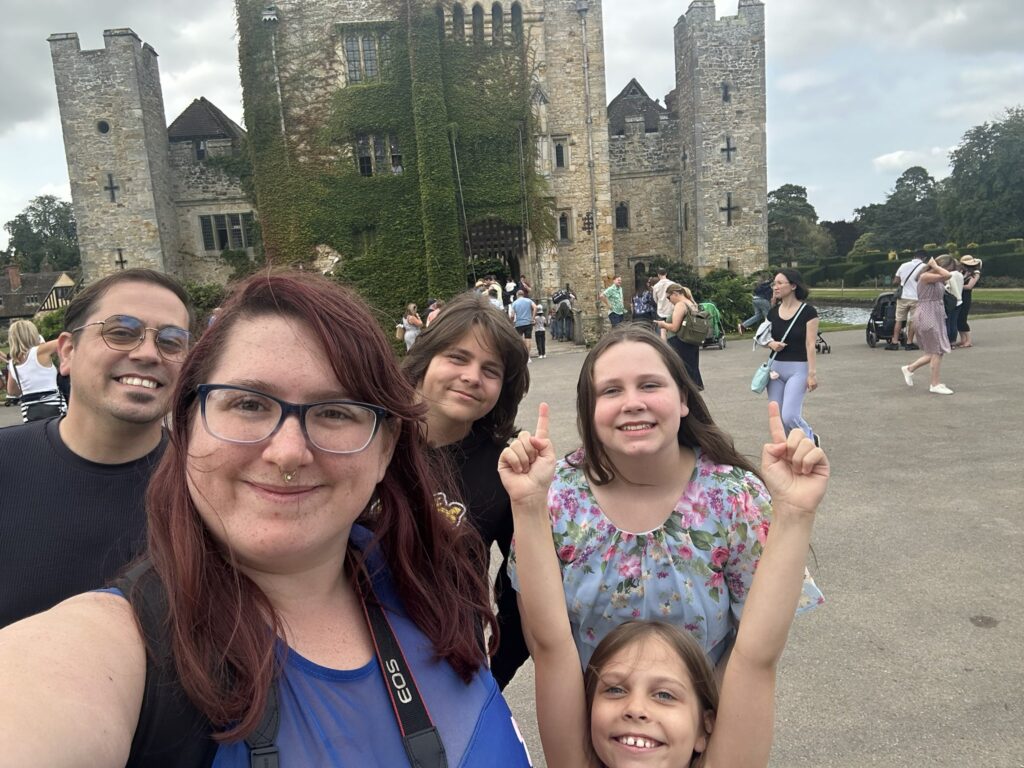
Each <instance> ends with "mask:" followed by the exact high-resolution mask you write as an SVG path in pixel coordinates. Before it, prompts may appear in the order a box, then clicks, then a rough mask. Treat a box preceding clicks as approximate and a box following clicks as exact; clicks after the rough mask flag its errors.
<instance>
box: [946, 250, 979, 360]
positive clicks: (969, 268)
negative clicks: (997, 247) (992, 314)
mask: <svg viewBox="0 0 1024 768" xmlns="http://www.w3.org/2000/svg"><path fill="white" fill-rule="evenodd" d="M960 264H961V267H960V269H961V270H962V271H963V273H964V293H963V304H961V305H960V314H959V315H957V318H956V330H957V332H958V333H959V334H960V341H959V342H957V343H956V344H954V345H953V346H954V347H959V348H961V349H963V348H966V347H973V346H974V344H972V343H971V326H970V324H969V323H968V322H967V315H969V314H970V312H971V297H972V295H973V292H974V287H975V286H976V285H977V284H978V281H979V280H980V279H981V259H976V258H974V257H973V256H971V255H970V254H966V255H964V256H961V257H960Z"/></svg>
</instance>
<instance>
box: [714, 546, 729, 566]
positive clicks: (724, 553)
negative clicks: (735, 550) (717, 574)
mask: <svg viewBox="0 0 1024 768" xmlns="http://www.w3.org/2000/svg"><path fill="white" fill-rule="evenodd" d="M727 562H729V549H728V548H727V547H715V548H714V549H713V550H711V565H712V566H717V567H719V568H721V567H722V566H723V565H725V564H726V563H727Z"/></svg>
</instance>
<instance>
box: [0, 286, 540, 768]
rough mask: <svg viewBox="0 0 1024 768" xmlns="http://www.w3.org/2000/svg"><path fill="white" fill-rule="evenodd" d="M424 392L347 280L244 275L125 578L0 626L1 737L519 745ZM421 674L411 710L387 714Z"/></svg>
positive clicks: (19, 746) (130, 747)
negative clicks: (427, 427) (450, 508)
mask: <svg viewBox="0 0 1024 768" xmlns="http://www.w3.org/2000/svg"><path fill="white" fill-rule="evenodd" d="M423 414H424V407H423V406H421V405H418V404H417V398H416V396H415V392H414V390H413V388H412V386H411V385H410V384H409V383H407V381H406V379H405V378H404V377H403V376H402V375H401V374H400V371H399V369H398V366H397V363H396V361H395V358H394V355H393V353H392V351H391V348H390V345H389V343H388V341H387V339H386V338H385V337H384V335H383V333H382V332H381V330H380V328H379V327H378V326H377V324H376V322H375V321H374V319H373V316H372V315H371V313H370V311H369V310H368V308H367V307H366V306H365V304H363V302H362V301H361V300H360V299H359V298H358V297H357V296H356V295H355V294H354V293H352V292H351V291H349V290H346V289H344V288H342V287H340V286H338V285H337V284H335V283H332V282H330V281H329V280H327V279H325V278H321V277H318V276H311V275H305V274H277V275H267V274H264V275H260V276H256V277H253V278H250V279H249V280H247V281H246V282H244V283H243V284H241V285H240V286H239V287H238V288H237V289H236V291H235V292H234V293H233V295H232V297H231V298H230V299H229V301H228V302H227V303H225V304H224V306H223V309H222V311H221V312H220V313H219V314H218V318H217V322H216V323H214V324H213V325H212V326H211V327H210V328H209V330H208V331H207V332H206V334H205V335H204V336H203V338H202V339H201V340H200V342H199V343H198V344H197V346H196V348H195V350H194V351H193V352H192V354H191V355H190V357H189V358H188V359H187V361H186V362H185V364H184V365H183V368H182V372H181V376H180V378H179V381H178V384H177V388H176V390H175V395H174V401H173V406H172V414H171V415H172V420H171V424H172V436H171V440H170V443H169V445H168V448H167V451H166V453H165V454H164V458H163V461H162V463H161V465H160V467H159V468H158V470H157V472H156V473H155V474H154V476H153V480H152V483H151V485H150V489H149V496H148V503H147V512H148V516H149V552H148V555H147V557H146V558H145V559H144V560H143V561H142V562H141V563H140V564H138V565H136V566H135V567H134V568H133V569H132V570H131V571H130V572H129V574H128V576H127V577H126V578H125V579H122V580H121V581H120V582H119V583H118V587H119V589H115V590H105V591H100V592H93V593H88V594H85V595H79V596H77V597H74V598H71V599H70V600H67V601H65V602H64V603H61V604H60V605H58V606H56V607H55V608H53V609H51V610H50V611H48V612H46V613H43V614H39V615H38V616H34V617H31V618H29V619H26V620H24V621H22V622H19V623H16V624H13V625H11V626H10V627H8V628H6V629H5V630H3V631H2V632H0V677H2V678H3V680H4V685H3V686H2V690H0V740H2V742H3V744H4V751H5V759H9V760H10V761H11V764H13V765H62V766H77V765H81V766H124V765H126V764H127V765H140V766H141V765H145V766H160V765H175V766H193V765H194V766H201V765H210V764H211V762H212V761H214V760H215V761H216V765H218V766H249V765H250V762H252V764H254V765H255V764H263V763H260V762H259V760H261V759H263V756H264V755H266V754H268V751H275V752H279V753H280V760H281V764H285V765H316V766H328V767H330V766H343V765H345V766H352V765H359V766H378V765H379V766H397V765H404V764H408V763H409V761H410V760H412V759H413V755H416V759H418V760H421V761H422V762H421V763H420V764H424V765H431V764H435V765H440V764H441V762H440V761H442V760H444V759H445V757H447V760H448V761H449V762H450V763H451V764H454V765H465V766H484V765H488V766H489V765H492V764H493V757H494V755H495V754H501V755H502V756H503V760H504V763H503V764H504V765H512V766H527V765H529V759H528V757H527V755H526V752H525V749H524V747H523V746H522V744H521V742H520V739H519V737H518V735H517V731H516V728H515V726H514V724H513V722H512V719H511V715H510V713H509V710H508V708H507V706H506V705H505V703H504V701H503V700H502V698H501V695H500V693H499V692H498V690H497V686H496V685H495V683H494V680H493V678H492V677H491V675H490V673H489V672H488V670H487V668H486V655H485V649H484V647H483V644H482V642H481V640H480V638H481V637H483V634H484V628H485V626H489V627H491V628H492V629H493V627H494V617H493V614H492V612H491V609H490V607H489V604H488V596H487V586H486V583H485V581H484V579H483V577H482V574H480V573H479V572H478V571H477V569H475V568H474V567H473V564H472V561H471V559H470V558H471V553H472V550H473V546H474V542H476V541H477V539H476V537H475V536H472V535H471V534H469V532H468V531H466V530H463V529H459V528H454V527H452V526H451V525H449V524H448V523H447V522H446V521H445V520H444V519H443V518H442V517H441V515H440V514H439V513H438V511H437V508H436V505H435V502H434V493H435V487H436V482H435V481H434V480H433V476H434V472H433V469H432V467H431V465H430V463H429V461H428V460H427V458H426V457H425V454H424V450H423V446H422V441H421V439H420V428H421V422H422V419H423ZM467 534H469V535H470V538H466V536H467ZM389 642H390V643H393V645H389V644H388V643H389ZM396 646H397V650H395V647H396ZM403 672H404V673H405V674H403ZM417 694H418V695H419V697H420V698H422V703H423V705H424V706H421V707H419V713H421V714H422V717H423V718H425V720H419V721H417V722H416V723H414V727H412V728H410V723H409V722H408V720H406V721H403V726H402V728H400V726H399V722H398V720H397V715H396V712H399V711H402V712H405V711H406V710H408V709H409V708H410V706H409V705H407V704H406V703H407V701H414V700H415V699H416V695H417ZM393 702H394V704H393ZM399 702H401V703H402V704H406V706H404V707H402V706H398V703H399ZM413 706H414V705H413ZM408 717H409V715H408V714H406V718H408ZM406 737H409V738H406ZM424 741H425V742H427V743H428V744H429V746H428V747H427V749H426V754H428V755H429V759H424V758H423V757H422V756H423V754H424V751H423V748H422V742H424ZM268 742H269V743H268ZM268 764H269V763H268Z"/></svg>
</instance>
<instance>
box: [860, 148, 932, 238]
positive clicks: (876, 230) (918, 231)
mask: <svg viewBox="0 0 1024 768" xmlns="http://www.w3.org/2000/svg"><path fill="white" fill-rule="evenodd" d="M855 223H856V225H857V226H858V227H859V228H860V230H861V231H862V232H871V233H873V234H874V235H875V243H876V245H877V246H878V247H879V248H883V249H888V248H895V249H897V250H906V249H913V248H919V247H920V246H921V245H922V244H923V243H941V242H944V241H945V228H944V227H943V224H942V217H941V215H940V214H939V195H938V189H937V186H936V183H935V179H934V178H932V176H931V174H929V173H928V171H926V170H925V169H924V168H922V167H921V166H919V165H915V166H913V167H912V168H908V169H907V170H905V171H904V172H903V173H902V174H901V175H900V177H899V178H898V179H897V180H896V186H895V187H894V188H893V190H892V192H890V193H889V194H888V196H887V197H886V199H885V202H884V203H873V204H871V205H866V206H864V207H863V208H858V209H857V219H856V221H855Z"/></svg>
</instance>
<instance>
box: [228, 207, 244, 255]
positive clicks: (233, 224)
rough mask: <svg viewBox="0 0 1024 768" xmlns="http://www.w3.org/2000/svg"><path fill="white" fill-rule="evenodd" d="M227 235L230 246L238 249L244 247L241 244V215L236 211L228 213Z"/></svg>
mask: <svg viewBox="0 0 1024 768" xmlns="http://www.w3.org/2000/svg"><path fill="white" fill-rule="evenodd" d="M228 224H229V229H228V236H229V239H230V242H231V247H232V248H235V249H238V248H244V247H245V246H244V245H243V244H242V216H241V214H238V213H229V214H228Z"/></svg>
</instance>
